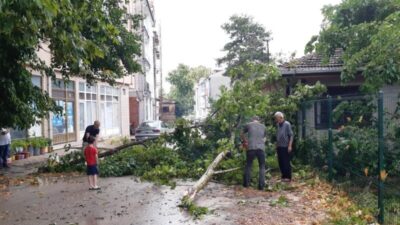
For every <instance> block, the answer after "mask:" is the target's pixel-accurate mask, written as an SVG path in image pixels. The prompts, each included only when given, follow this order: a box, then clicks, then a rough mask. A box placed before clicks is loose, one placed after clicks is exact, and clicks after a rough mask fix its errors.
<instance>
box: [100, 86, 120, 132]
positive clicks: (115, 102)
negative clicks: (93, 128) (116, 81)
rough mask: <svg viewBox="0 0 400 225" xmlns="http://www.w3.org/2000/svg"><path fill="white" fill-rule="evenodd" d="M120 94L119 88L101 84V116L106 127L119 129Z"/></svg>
mask: <svg viewBox="0 0 400 225" xmlns="http://www.w3.org/2000/svg"><path fill="white" fill-rule="evenodd" d="M119 96H120V90H119V88H114V87H109V86H100V118H101V122H102V124H104V127H105V128H106V129H119V127H120V97H119Z"/></svg>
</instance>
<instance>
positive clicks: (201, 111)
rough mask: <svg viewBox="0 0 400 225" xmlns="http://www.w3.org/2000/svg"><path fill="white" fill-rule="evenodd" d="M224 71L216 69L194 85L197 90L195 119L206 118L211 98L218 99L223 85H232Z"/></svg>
mask: <svg viewBox="0 0 400 225" xmlns="http://www.w3.org/2000/svg"><path fill="white" fill-rule="evenodd" d="M223 73H224V71H215V72H214V73H213V74H211V75H210V76H209V77H206V78H201V79H200V80H199V81H198V82H197V83H196V84H195V87H194V90H195V106H194V114H195V115H194V116H195V120H199V121H201V120H204V119H205V118H206V117H207V116H208V114H209V113H210V109H211V104H210V101H211V100H214V101H215V100H217V99H218V98H219V95H220V93H221V91H220V88H221V87H222V86H224V87H227V88H229V87H230V82H231V80H230V78H229V77H226V76H223Z"/></svg>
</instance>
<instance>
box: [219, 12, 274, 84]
mask: <svg viewBox="0 0 400 225" xmlns="http://www.w3.org/2000/svg"><path fill="white" fill-rule="evenodd" d="M222 29H223V30H224V31H225V32H226V33H227V34H228V35H229V38H230V39H231V42H228V43H227V44H226V45H225V46H224V49H223V50H224V51H225V52H226V55H225V56H224V57H222V58H219V59H218V60H217V63H218V64H219V65H221V64H226V65H227V68H226V73H225V75H227V76H229V77H231V78H232V80H237V79H242V74H243V73H241V72H239V71H240V69H241V68H240V67H241V66H242V65H243V64H244V63H246V62H251V63H260V64H262V63H266V62H268V61H269V52H267V42H268V41H269V40H270V36H271V33H270V32H267V31H266V30H265V28H264V27H263V26H262V25H261V24H258V23H256V22H254V21H253V18H252V17H249V16H246V15H244V16H238V15H233V16H232V17H231V18H230V19H229V22H228V23H225V24H224V25H222Z"/></svg>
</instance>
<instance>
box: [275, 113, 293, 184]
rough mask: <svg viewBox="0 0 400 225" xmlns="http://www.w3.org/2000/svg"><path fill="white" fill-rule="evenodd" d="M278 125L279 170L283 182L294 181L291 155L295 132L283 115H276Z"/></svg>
mask: <svg viewBox="0 0 400 225" xmlns="http://www.w3.org/2000/svg"><path fill="white" fill-rule="evenodd" d="M275 121H276V123H277V134H276V150H277V153H278V162H279V169H280V170H281V174H282V181H283V182H290V181H291V180H292V167H291V165H290V153H291V152H292V144H293V131H292V126H291V125H290V123H289V122H288V121H285V117H284V115H283V113H281V112H276V113H275Z"/></svg>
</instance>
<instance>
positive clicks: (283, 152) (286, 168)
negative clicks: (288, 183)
mask: <svg viewBox="0 0 400 225" xmlns="http://www.w3.org/2000/svg"><path fill="white" fill-rule="evenodd" d="M277 152H278V163H279V169H280V170H281V173H282V179H292V166H291V165H290V154H289V151H288V148H287V147H286V148H285V147H278V150H277Z"/></svg>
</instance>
